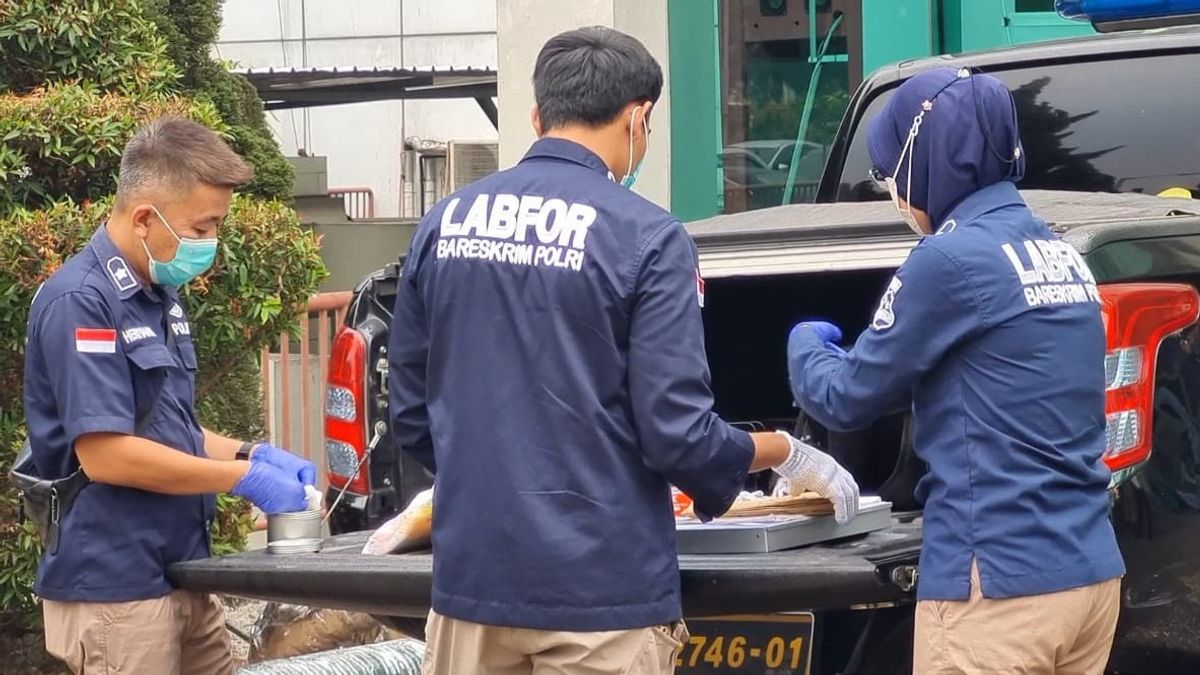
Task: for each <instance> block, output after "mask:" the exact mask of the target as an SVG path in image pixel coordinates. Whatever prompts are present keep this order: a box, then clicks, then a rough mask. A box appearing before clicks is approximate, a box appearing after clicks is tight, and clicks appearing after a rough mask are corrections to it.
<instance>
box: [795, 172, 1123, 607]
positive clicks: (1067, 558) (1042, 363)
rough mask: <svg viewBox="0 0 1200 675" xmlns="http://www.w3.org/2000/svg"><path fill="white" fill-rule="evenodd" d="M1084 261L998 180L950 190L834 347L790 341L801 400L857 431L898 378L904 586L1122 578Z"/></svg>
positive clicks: (998, 587) (1000, 594)
mask: <svg viewBox="0 0 1200 675" xmlns="http://www.w3.org/2000/svg"><path fill="white" fill-rule="evenodd" d="M1098 298H1099V295H1098V291H1097V289H1096V284H1095V279H1094V278H1093V277H1092V274H1091V272H1090V271H1089V270H1088V269H1087V265H1086V264H1085V263H1084V261H1083V259H1082V257H1081V256H1080V255H1079V254H1078V253H1077V252H1075V251H1074V250H1073V249H1072V248H1071V247H1070V246H1069V245H1067V244H1066V243H1064V242H1062V241H1060V240H1059V239H1058V237H1056V236H1055V235H1054V234H1053V233H1052V232H1051V231H1050V230H1049V228H1047V227H1046V224H1045V223H1044V222H1042V221H1041V220H1039V219H1038V218H1036V217H1034V215H1033V214H1032V213H1031V212H1030V211H1029V208H1028V207H1027V206H1026V205H1025V203H1024V202H1023V201H1022V200H1021V198H1020V195H1019V194H1018V192H1017V189H1016V186H1014V185H1013V184H1012V183H1010V182H1007V181H1006V182H1001V183H997V184H994V185H992V186H990V187H986V188H984V189H982V190H980V191H978V192H976V193H974V194H972V195H971V196H969V197H967V199H966V200H964V201H963V202H962V203H961V204H959V205H958V206H957V207H956V208H955V209H953V211H952V212H951V214H950V216H949V217H948V218H947V220H946V221H945V222H944V224H943V226H942V227H941V228H940V230H939V233H938V235H937V236H931V237H926V238H925V239H924V240H923V241H922V242H921V243H920V244H918V245H917V247H916V248H915V249H914V250H913V252H912V254H911V255H910V256H909V258H908V260H907V261H905V263H904V264H903V265H902V266H901V267H900V269H899V271H898V272H897V273H896V276H895V278H894V279H893V280H892V282H891V284H890V286H889V287H888V289H887V291H886V293H885V294H884V297H883V300H882V302H881V304H880V307H879V309H878V311H877V312H876V314H875V317H874V321H873V323H872V325H871V327H870V328H869V329H868V330H867V331H866V332H864V333H863V334H862V336H860V337H859V339H858V342H857V343H856V344H855V346H854V349H853V350H852V351H851V352H850V353H849V354H847V355H844V356H843V355H839V354H835V353H833V352H831V351H830V350H828V349H827V348H826V347H825V346H824V345H822V344H821V343H820V342H819V341H818V340H817V339H816V337H815V336H814V333H813V331H811V330H797V331H795V332H794V334H793V338H792V340H791V344H790V345H789V348H788V362H789V369H790V374H791V378H792V389H793V393H794V394H795V396H796V400H797V402H798V403H799V404H800V406H801V407H802V408H803V409H804V410H805V411H806V412H807V413H809V414H810V415H812V416H813V417H814V418H815V419H817V420H818V421H819V422H821V423H822V424H825V425H827V426H829V427H831V428H835V429H842V430H847V429H855V428H861V427H864V426H866V425H868V424H870V423H871V422H872V421H874V420H875V419H876V417H877V416H878V415H880V414H881V413H882V412H883V411H884V410H885V409H887V408H888V407H889V406H891V405H893V404H894V403H895V402H896V401H897V400H898V399H900V398H901V397H903V396H904V395H906V394H908V393H910V392H911V394H912V397H913V415H914V421H915V424H916V451H917V454H918V455H919V456H920V457H921V458H922V459H924V460H925V461H926V462H928V464H929V473H928V475H927V476H926V477H925V478H924V479H923V480H922V481H921V483H920V484H919V485H918V487H917V497H918V498H919V499H921V500H922V501H924V502H925V512H924V523H925V526H924V533H925V539H924V547H923V550H922V552H921V583H920V588H919V590H918V597H919V598H921V599H934V600H964V599H966V598H967V597H968V596H969V593H970V574H971V562H972V559H976V560H977V561H978V565H979V573H980V579H981V583H982V589H983V594H984V595H985V596H986V597H990V598H1008V597H1016V596H1026V595H1035V594H1041V593H1048V592H1054V591H1060V590H1064V589H1068V588H1075V587H1080V586H1085V585H1090V584H1093V583H1097V582H1100V581H1104V580H1107V579H1112V578H1115V577H1118V576H1121V575H1122V574H1124V569H1125V568H1124V563H1123V561H1122V559H1121V554H1120V552H1119V550H1118V549H1117V542H1116V538H1115V536H1114V534H1113V529H1112V525H1111V523H1110V522H1109V517H1108V511H1109V497H1108V493H1107V491H1106V488H1107V486H1108V482H1109V471H1108V469H1107V467H1106V466H1105V465H1104V463H1103V462H1102V461H1101V455H1102V453H1103V452H1104V449H1105V444H1106V439H1105V392H1104V389H1105V377H1104V352H1105V337H1104V326H1103V324H1102V321H1101V317H1100V309H1099V304H1098Z"/></svg>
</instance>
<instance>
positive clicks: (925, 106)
mask: <svg viewBox="0 0 1200 675" xmlns="http://www.w3.org/2000/svg"><path fill="white" fill-rule="evenodd" d="M921 110H924V111H925V112H929V111H930V110H933V101H930V100H929V99H925V100H924V101H921Z"/></svg>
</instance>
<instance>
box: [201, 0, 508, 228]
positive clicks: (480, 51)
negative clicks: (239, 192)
mask: <svg viewBox="0 0 1200 675" xmlns="http://www.w3.org/2000/svg"><path fill="white" fill-rule="evenodd" d="M216 51H217V53H218V55H219V56H220V57H221V58H224V59H229V60H232V61H235V62H237V63H238V65H239V66H241V67H243V68H263V67H275V68H305V67H308V68H311V67H326V66H339V67H341V66H359V67H363V66H367V67H371V66H379V67H388V68H396V67H400V68H415V67H429V66H455V67H468V66H471V67H488V68H495V67H496V65H497V64H496V0H353V1H346V0H276V1H274V2H268V1H267V0H225V4H224V25H223V26H222V29H221V36H220V39H219V41H218V43H217V46H216ZM267 116H268V119H269V120H270V122H271V127H272V129H273V130H274V132H275V137H276V139H277V140H278V141H279V143H280V146H281V147H282V149H283V152H284V154H286V155H294V154H296V150H297V148H306V149H307V150H308V151H309V152H311V153H313V154H317V155H325V156H326V157H328V158H329V162H328V166H329V185H330V187H343V186H357V185H366V186H369V187H371V188H372V189H374V191H375V211H376V215H380V216H395V215H396V214H397V213H399V207H400V202H399V200H400V152H401V150H402V149H403V140H404V138H405V137H406V136H419V137H421V138H426V139H432V140H439V141H446V140H452V139H453V140H495V139H496V138H497V133H496V130H495V129H494V128H493V127H492V125H491V123H490V122H489V121H488V119H487V117H485V116H484V114H483V112H482V111H481V110H480V109H479V106H478V105H476V103H475V101H474V100H471V99H466V100H461V99H460V100H422V101H403V102H401V101H387V102H372V103H357V104H352V105H340V106H325V107H317V108H310V109H307V110H292V111H287V110H282V111H271V112H268V113H267Z"/></svg>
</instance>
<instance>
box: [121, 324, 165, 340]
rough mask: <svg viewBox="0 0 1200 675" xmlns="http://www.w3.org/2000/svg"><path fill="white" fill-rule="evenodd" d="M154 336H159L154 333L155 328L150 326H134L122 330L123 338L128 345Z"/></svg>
mask: <svg viewBox="0 0 1200 675" xmlns="http://www.w3.org/2000/svg"><path fill="white" fill-rule="evenodd" d="M154 337H158V336H157V335H155V334H154V329H153V328H150V327H149V326H134V327H133V328H126V329H125V330H123V331H121V339H122V340H124V341H125V344H127V345H129V344H133V343H134V342H140V341H142V340H147V339H150V338H154Z"/></svg>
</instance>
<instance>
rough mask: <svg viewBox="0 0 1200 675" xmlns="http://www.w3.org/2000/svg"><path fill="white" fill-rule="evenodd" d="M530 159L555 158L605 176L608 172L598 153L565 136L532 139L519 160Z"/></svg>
mask: <svg viewBox="0 0 1200 675" xmlns="http://www.w3.org/2000/svg"><path fill="white" fill-rule="evenodd" d="M531 159H556V160H559V161H564V162H572V163H574V164H578V165H580V166H583V167H586V168H588V169H591V170H593V171H598V172H600V173H602V174H604V175H606V176H607V175H608V174H609V171H608V166H607V165H606V164H605V163H604V160H602V159H600V156H599V155H597V154H596V153H594V152H592V151H591V150H588V149H587V148H585V147H583V146H582V145H580V144H578V143H576V142H575V141H568V140H567V139H565V138H540V139H538V140H537V141H534V143H533V145H531V146H530V147H529V152H526V153H525V156H524V157H523V158H522V159H521V162H526V161H528V160H531Z"/></svg>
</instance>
